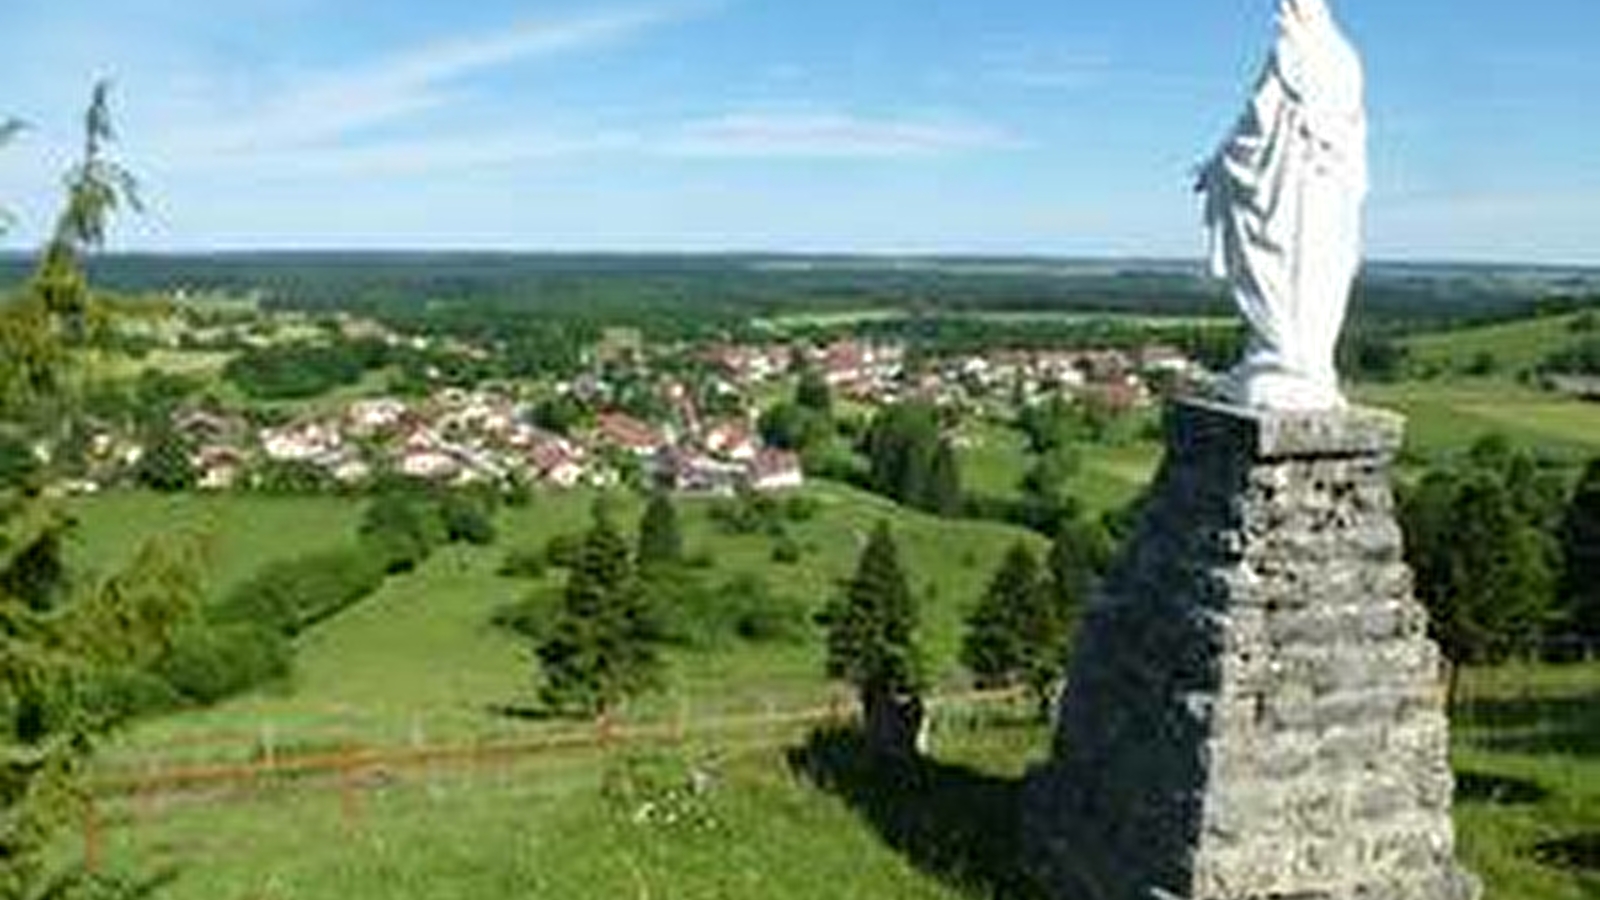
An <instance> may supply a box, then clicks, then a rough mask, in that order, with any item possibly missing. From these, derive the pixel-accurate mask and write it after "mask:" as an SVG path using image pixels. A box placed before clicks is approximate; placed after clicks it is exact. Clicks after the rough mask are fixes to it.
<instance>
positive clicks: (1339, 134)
mask: <svg viewBox="0 0 1600 900" xmlns="http://www.w3.org/2000/svg"><path fill="white" fill-rule="evenodd" d="M1362 94H1363V76H1362V70H1361V59H1360V57H1359V56H1357V54H1356V51H1355V49H1354V48H1353V47H1352V46H1351V45H1350V43H1349V42H1348V41H1347V40H1346V39H1345V37H1344V35H1342V34H1341V33H1340V31H1339V27H1338V25H1337V24H1335V22H1334V21H1333V16H1332V14H1331V13H1329V11H1328V7H1327V4H1326V3H1325V0H1279V4H1278V41H1277V45H1276V46H1275V47H1274V49H1273V52H1272V57H1271V59H1269V60H1268V61H1267V65H1266V70H1265V71H1264V72H1263V73H1262V75H1261V80H1260V82H1259V83H1258V84H1257V86H1256V92H1255V96H1254V98H1253V99H1252V100H1251V101H1250V105H1249V107H1248V108H1246V109H1245V112H1244V115H1242V116H1241V117H1240V118H1239V123H1238V124H1237V125H1236V126H1234V129H1233V133H1232V134H1230V135H1229V136H1228V139H1227V140H1226V141H1224V142H1223V144H1222V147H1221V148H1220V149H1219V150H1218V151H1217V154H1216V156H1214V157H1213V158H1212V159H1211V160H1210V161H1209V162H1207V163H1206V164H1204V165H1203V166H1202V167H1201V169H1200V178H1199V185H1198V188H1197V189H1198V190H1199V191H1200V192H1201V193H1203V194H1204V195H1205V220H1206V227H1207V228H1208V229H1209V231H1210V238H1211V269H1212V272H1213V274H1215V275H1216V276H1217V277H1219V278H1226V279H1227V280H1228V281H1229V282H1230V284H1231V285H1232V288H1233V294H1234V298H1235V300H1236V302H1237V303H1238V305H1239V309H1240V310H1241V311H1242V312H1243V313H1244V317H1245V319H1246V321H1247V322H1248V323H1249V325H1250V330H1251V338H1250V344H1249V347H1248V349H1247V350H1246V352H1245V357H1244V359H1243V360H1242V361H1241V362H1240V363H1239V365H1238V367H1237V368H1235V369H1234V370H1233V372H1232V374H1231V375H1230V376H1229V379H1228V384H1227V393H1228V395H1229V396H1228V399H1230V400H1232V401H1233V402H1236V403H1241V404H1244V405H1246V406H1251V407H1264V408H1269V409H1280V410H1307V411H1309V410H1325V409H1339V408H1342V407H1344V405H1345V400H1344V396H1343V395H1342V394H1341V393H1340V392H1339V376H1338V372H1337V371H1336V370H1335V368H1334V348H1335V345H1336V344H1337V343H1338V340H1339V332H1340V330H1341V329H1342V328H1343V327H1344V317H1345V310H1346V307H1347V306H1348V304H1349V299H1350V287H1351V284H1352V283H1353V281H1354V280H1355V275H1356V270H1357V269H1358V268H1359V267H1360V264H1361V209H1362V205H1363V203H1364V201H1365V199H1366V195H1367V120H1366V112H1365V109H1364V102H1363V98H1362Z"/></svg>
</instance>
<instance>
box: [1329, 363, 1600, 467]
mask: <svg viewBox="0 0 1600 900" xmlns="http://www.w3.org/2000/svg"><path fill="white" fill-rule="evenodd" d="M1354 396H1355V399H1356V400H1357V401H1358V402H1361V403H1365V404H1368V405H1372V406H1380V407H1384V408H1387V409H1393V410H1395V411H1397V412H1400V413H1403V414H1404V415H1405V416H1406V417H1407V420H1408V421H1407V445H1408V447H1409V448H1410V450H1411V451H1412V452H1413V453H1414V454H1416V455H1420V456H1422V457H1425V458H1439V457H1443V456H1446V455H1448V454H1450V453H1453V452H1458V451H1460V450H1463V449H1465V448H1467V447H1470V446H1471V445H1472V443H1473V442H1474V441H1476V440H1478V439H1479V438H1481V437H1483V436H1485V435H1488V434H1493V433H1500V434H1504V435H1505V436H1506V437H1508V438H1510V439H1511V441H1512V442H1513V443H1516V444H1518V445H1520V446H1523V447H1527V448H1528V449H1530V450H1533V451H1535V452H1538V453H1542V454H1547V455H1552V456H1556V457H1560V458H1565V459H1568V460H1571V461H1580V460H1586V459H1588V458H1590V457H1593V456H1595V455H1597V454H1600V404H1597V403H1585V402H1582V401H1579V400H1572V399H1567V398H1563V397H1559V396H1557V395H1555V394H1550V393H1547V392H1544V391H1539V390H1536V389H1533V388H1529V387H1523V386H1520V385H1516V384H1512V383H1508V382H1504V381H1496V380H1488V379H1476V380H1467V379H1458V380H1450V381H1436V382H1435V381H1430V382H1406V383H1403V384H1396V385H1362V386H1359V387H1357V388H1356V390H1355V391H1354Z"/></svg>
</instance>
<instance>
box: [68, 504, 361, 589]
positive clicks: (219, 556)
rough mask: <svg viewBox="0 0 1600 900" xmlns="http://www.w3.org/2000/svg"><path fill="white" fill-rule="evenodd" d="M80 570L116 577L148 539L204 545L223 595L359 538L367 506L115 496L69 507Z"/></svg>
mask: <svg viewBox="0 0 1600 900" xmlns="http://www.w3.org/2000/svg"><path fill="white" fill-rule="evenodd" d="M65 509H66V511H67V513H68V514H69V515H71V516H72V518H73V519H74V521H76V523H77V526H76V527H75V528H74V530H73V532H72V537H71V540H70V541H69V543H68V553H69V560H70V562H71V564H72V567H73V569H74V570H75V571H89V572H92V573H97V574H99V575H102V576H104V575H107V574H110V573H112V572H115V571H116V570H117V569H118V568H120V567H121V566H122V565H123V564H124V563H125V562H127V561H128V560H129V559H131V558H132V555H133V553H134V552H135V551H136V550H137V549H138V548H139V547H140V546H141V545H142V544H143V543H144V542H146V541H148V540H151V539H155V538H175V539H182V540H192V541H195V542H197V544H198V546H199V549H200V551H201V557H202V561H203V564H204V566H205V576H206V582H207V588H208V590H209V591H210V592H211V593H213V594H220V593H221V592H223V591H226V590H227V589H228V588H230V587H232V586H233V585H235V584H237V583H239V582H240V581H242V580H243V579H245V578H247V577H249V576H250V575H251V574H252V573H254V572H255V571H256V570H258V569H259V568H261V567H262V566H263V565H265V564H266V563H268V562H271V561H273V560H278V559H285V558H289V557H294V556H300V555H302V554H306V553H310V552H314V551H317V550H326V549H329V548H330V547H334V546H339V545H342V544H344V543H346V542H349V541H353V540H354V539H355V527H356V522H357V521H358V519H359V518H360V515H361V504H360V503H359V502H357V501H353V500H348V499H344V498H339V497H266V496H255V495H240V494H198V493H194V494H173V495H168V494H154V493H145V492H111V493H106V494H102V495H97V496H91V497H77V498H73V499H72V500H69V501H66V504H65Z"/></svg>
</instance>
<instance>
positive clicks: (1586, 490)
mask: <svg viewBox="0 0 1600 900" xmlns="http://www.w3.org/2000/svg"><path fill="white" fill-rule="evenodd" d="M1561 548H1562V556H1563V560H1562V569H1563V571H1562V596H1563V598H1564V599H1565V601H1566V611H1567V618H1568V619H1569V626H1570V627H1571V628H1572V629H1573V630H1575V631H1576V632H1577V633H1578V634H1580V635H1582V636H1583V637H1585V638H1588V639H1589V640H1600V459H1595V460H1594V461H1592V462H1590V463H1589V467H1588V469H1587V470H1585V471H1584V473H1583V478H1582V479H1580V480H1579V481H1578V487H1577V490H1576V491H1575V492H1574V493H1573V495H1572V501H1571V502H1570V503H1568V504H1567V512H1566V517H1565V519H1564V520H1563V522H1562V526H1561Z"/></svg>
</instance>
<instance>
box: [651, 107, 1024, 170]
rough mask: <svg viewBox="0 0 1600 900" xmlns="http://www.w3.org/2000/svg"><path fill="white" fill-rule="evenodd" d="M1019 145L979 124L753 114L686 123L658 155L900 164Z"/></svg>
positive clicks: (819, 114)
mask: <svg viewBox="0 0 1600 900" xmlns="http://www.w3.org/2000/svg"><path fill="white" fill-rule="evenodd" d="M1018 145H1019V142H1018V141H1017V140H1016V138H1014V137H1013V136H1011V135H1010V134H1008V133H1006V132H1005V131H1003V130H1001V129H999V128H996V127H993V126H990V125H986V124H983V123H979V122H971V121H958V120H946V119H917V118H899V117H888V118H865V117H860V116H854V115H848V114H844V113H835V112H804V113H771V112H766V113H762V112H757V113H735V114H730V115H725V116H718V117H715V118H710V119H703V120H700V121H695V122H689V123H687V124H685V125H683V126H680V127H679V128H678V129H677V130H676V132H674V133H672V134H669V135H668V136H667V137H666V138H665V140H663V141H661V142H660V144H659V150H660V152H662V153H665V154H666V155H669V156H677V157H686V158H704V159H740V158H753V159H774V158H777V159H783V158H790V159H901V158H907V157H942V156H954V155H960V154H966V153H971V152H975V151H981V150H994V149H1006V148H1014V147H1016V146H1018Z"/></svg>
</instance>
